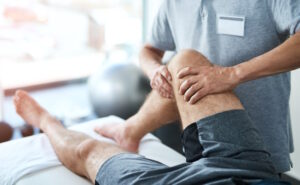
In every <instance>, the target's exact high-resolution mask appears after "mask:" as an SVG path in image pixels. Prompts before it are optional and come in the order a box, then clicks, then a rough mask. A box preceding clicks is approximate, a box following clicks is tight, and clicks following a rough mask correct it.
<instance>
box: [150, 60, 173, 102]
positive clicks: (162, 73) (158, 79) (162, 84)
mask: <svg viewBox="0 0 300 185" xmlns="http://www.w3.org/2000/svg"><path fill="white" fill-rule="evenodd" d="M171 81H172V76H171V73H170V72H169V70H168V68H167V66H165V65H161V66H160V67H158V68H156V69H155V70H154V71H153V74H152V77H151V83H150V84H151V87H152V89H154V90H156V91H157V92H158V93H159V94H160V96H162V97H164V98H170V99H171V98H173V97H174V95H173V89H172V85H171Z"/></svg>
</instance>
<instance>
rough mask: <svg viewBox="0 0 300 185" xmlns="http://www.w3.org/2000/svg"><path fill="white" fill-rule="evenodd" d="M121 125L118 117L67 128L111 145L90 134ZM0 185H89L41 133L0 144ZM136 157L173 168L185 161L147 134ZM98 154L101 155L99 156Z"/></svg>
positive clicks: (103, 139)
mask: <svg viewBox="0 0 300 185" xmlns="http://www.w3.org/2000/svg"><path fill="white" fill-rule="evenodd" d="M120 122H124V120H122V119H121V118H118V117H115V116H109V117H105V118H100V119H97V120H93V121H90V122H86V123H84V124H79V125H76V126H73V127H70V128H69V129H71V130H75V131H79V132H83V133H86V134H88V135H89V136H91V137H93V138H95V139H97V140H101V141H105V142H110V143H114V142H113V141H112V140H110V139H107V138H104V137H102V136H100V135H98V134H97V133H95V132H94V131H93V128H94V127H95V126H99V125H101V124H114V123H120ZM0 151H1V152H0V184H1V185H13V184H16V185H40V184H43V185H53V184H55V185H69V184H70V185H91V184H92V183H91V182H89V181H88V180H86V179H85V178H83V177H80V176H78V175H76V174H74V173H73V172H71V171H70V170H68V169H67V168H65V167H64V166H63V165H62V164H61V163H60V162H59V160H58V159H57V156H56V155H55V153H54V151H53V149H52V146H51V145H50V143H49V140H48V138H47V137H46V136H45V135H44V134H40V135H36V136H31V137H28V138H23V139H19V140H14V141H10V142H6V143H3V144H0ZM139 154H141V155H144V156H145V157H147V158H150V159H153V160H156V161H159V162H162V163H164V164H166V165H168V166H174V165H178V164H181V163H184V162H185V158H184V156H182V155H181V154H179V153H178V152H176V151H174V150H173V149H171V148H169V147H167V146H166V145H164V144H162V143H161V141H160V140H159V139H158V138H157V137H155V136H153V135H152V134H147V135H146V136H145V137H144V138H143V139H142V140H141V143H140V147H139ZM99 155H101V154H99Z"/></svg>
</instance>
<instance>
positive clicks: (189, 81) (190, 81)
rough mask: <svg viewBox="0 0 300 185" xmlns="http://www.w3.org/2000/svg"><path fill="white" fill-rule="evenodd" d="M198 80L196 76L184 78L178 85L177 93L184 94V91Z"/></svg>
mask: <svg viewBox="0 0 300 185" xmlns="http://www.w3.org/2000/svg"><path fill="white" fill-rule="evenodd" d="M197 82H198V79H197V78H188V79H186V80H184V81H183V82H182V83H181V84H180V87H179V94H181V95H184V94H185V92H186V91H187V90H188V89H189V88H190V87H191V86H192V85H194V84H195V83H197Z"/></svg>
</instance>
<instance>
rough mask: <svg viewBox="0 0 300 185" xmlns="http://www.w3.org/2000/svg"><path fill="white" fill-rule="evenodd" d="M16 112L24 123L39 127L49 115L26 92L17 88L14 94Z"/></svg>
mask: <svg viewBox="0 0 300 185" xmlns="http://www.w3.org/2000/svg"><path fill="white" fill-rule="evenodd" d="M14 104H15V108H16V112H17V113H18V114H19V115H20V116H21V117H22V118H23V119H24V120H25V121H26V123H28V124H30V125H32V126H35V127H38V128H41V123H42V121H43V120H44V119H45V118H47V117H51V116H50V115H49V113H48V112H47V111H46V110H45V109H43V108H42V107H41V106H40V105H39V104H38V103H37V102H36V101H35V100H34V99H33V98H32V97H30V96H29V95H28V93H27V92H25V91H21V90H18V91H17V92H16V93H15V96H14Z"/></svg>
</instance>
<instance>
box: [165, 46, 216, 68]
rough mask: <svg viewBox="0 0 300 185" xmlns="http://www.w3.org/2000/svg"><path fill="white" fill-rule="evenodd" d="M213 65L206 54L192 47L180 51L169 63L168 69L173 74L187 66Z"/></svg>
mask: <svg viewBox="0 0 300 185" xmlns="http://www.w3.org/2000/svg"><path fill="white" fill-rule="evenodd" d="M209 65H212V64H211V63H210V62H209V61H208V60H207V59H206V57H205V56H204V55H202V54H201V53H200V52H198V51H196V50H192V49H186V50H182V51H180V52H178V53H177V54H176V55H175V56H174V57H173V58H172V60H171V61H170V63H169V64H168V69H169V71H170V72H171V73H172V74H176V73H177V72H178V71H179V70H181V69H182V68H185V67H195V66H209Z"/></svg>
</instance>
